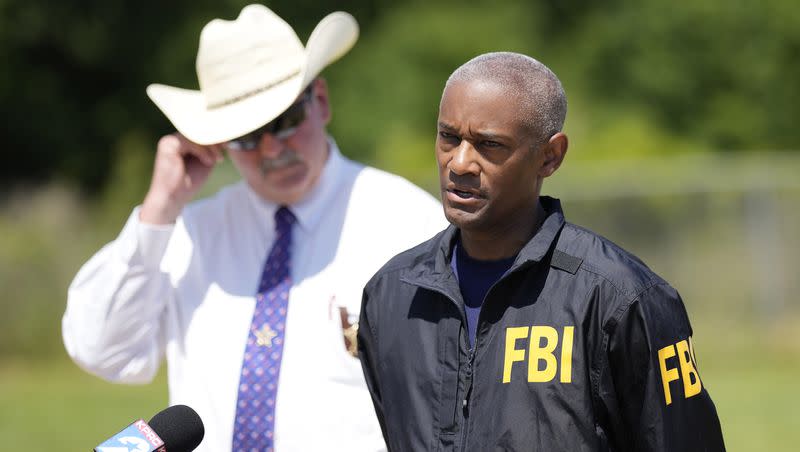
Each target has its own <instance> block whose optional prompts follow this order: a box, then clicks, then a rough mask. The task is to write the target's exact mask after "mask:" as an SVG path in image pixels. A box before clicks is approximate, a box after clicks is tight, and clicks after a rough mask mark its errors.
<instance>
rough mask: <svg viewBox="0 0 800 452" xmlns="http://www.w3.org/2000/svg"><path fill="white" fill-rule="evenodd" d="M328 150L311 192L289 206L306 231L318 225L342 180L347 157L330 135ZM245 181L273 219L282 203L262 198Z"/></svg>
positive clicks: (255, 198)
mask: <svg viewBox="0 0 800 452" xmlns="http://www.w3.org/2000/svg"><path fill="white" fill-rule="evenodd" d="M328 151H329V152H328V159H327V161H326V162H325V166H323V168H322V172H321V173H320V175H319V179H318V180H317V183H316V184H315V185H314V187H313V188H312V189H311V192H309V193H308V195H306V196H305V197H304V198H303V199H302V200H301V201H300V202H298V203H296V204H292V205H290V206H288V207H289V209H290V210H291V211H292V213H293V214H294V216H295V218H297V225H298V227H300V229H302V230H303V231H305V232H310V231H312V230H314V228H316V227H317V225H318V224H319V221H320V219H321V218H322V215H323V214H324V213H325V211H326V208H327V206H329V205H330V199H331V198H332V197H333V196H334V195H335V194H336V192H337V191H338V190H336V187H337V186H338V185H339V182H340V180H341V174H342V165H343V164H344V160H345V159H344V157H343V156H342V153H341V151H339V146H338V145H337V144H336V141H334V139H333V138H332V137H330V136H329V137H328ZM243 183H244V185H245V186H246V187H247V193H248V195H249V197H250V199H251V200H252V201H253V203H254V204H255V206H256V208H257V209H258V210H259V211H261V212H262V214H263V215H265V216H266V217H267V218H269V219H270V220H271V219H272V218H273V217H274V216H275V211H277V210H278V208H279V207H280V205H278V204H276V203H274V202H272V201H268V200H266V199H264V198H262V197H261V196H259V195H258V193H256V192H255V191H253V189H252V188H250V185H249V184H247V183H246V182H244V181H243Z"/></svg>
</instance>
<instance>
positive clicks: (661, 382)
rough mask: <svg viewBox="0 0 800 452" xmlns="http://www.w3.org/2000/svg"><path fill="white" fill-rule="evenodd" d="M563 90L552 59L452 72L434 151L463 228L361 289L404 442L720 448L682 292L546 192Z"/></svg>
mask: <svg viewBox="0 0 800 452" xmlns="http://www.w3.org/2000/svg"><path fill="white" fill-rule="evenodd" d="M565 115H566V97H565V95H564V91H563V88H562V87H561V83H560V82H559V80H558V78H557V77H556V76H555V74H553V73H552V72H551V71H550V70H549V69H548V68H547V67H546V66H544V65H543V64H541V63H540V62H538V61H536V60H534V59H532V58H530V57H528V56H525V55H520V54H515V53H507V52H502V53H490V54H485V55H481V56H479V57H476V58H474V59H472V60H470V61H468V62H467V63H465V64H464V65H463V66H461V67H460V68H458V69H456V71H455V72H454V73H453V74H452V75H451V76H450V78H449V79H448V81H447V84H446V86H445V89H444V92H443V94H442V99H441V104H440V106H439V119H438V135H437V138H436V157H437V160H438V164H439V175H440V183H441V195H442V203H443V204H444V211H445V215H446V216H447V219H448V220H449V222H450V223H451V226H450V227H449V228H448V229H446V230H444V231H442V232H441V233H439V234H438V235H437V236H435V237H434V238H432V239H431V240H429V241H427V242H425V243H423V244H421V245H419V246H417V247H415V248H413V249H411V250H408V251H406V252H404V253H402V254H400V255H398V256H396V257H394V258H393V259H392V260H391V261H389V262H388V263H387V264H386V265H385V266H384V267H383V268H382V269H381V270H380V271H379V272H378V273H377V274H376V275H375V276H374V277H373V278H372V279H371V280H370V282H369V283H368V284H367V286H366V288H365V289H364V296H363V304H362V311H361V317H360V324H359V329H358V349H359V356H360V358H361V363H362V366H363V367H364V373H365V375H366V380H367V384H368V386H369V389H370V392H371V394H372V399H373V402H374V405H375V410H376V412H377V415H378V418H379V420H380V424H381V427H382V429H383V435H384V437H385V439H386V442H387V445H388V447H389V449H390V450H391V451H426V450H428V451H450V450H457V451H490V450H492V451H494V450H503V451H548V452H549V451H682V452H686V451H722V450H724V449H725V446H724V443H723V439H722V432H721V428H720V423H719V419H718V417H717V413H716V409H715V407H714V404H713V402H712V401H711V398H710V397H709V394H708V392H707V391H706V388H705V385H704V382H703V381H702V379H701V378H700V373H699V371H698V367H697V362H696V360H695V354H694V350H693V347H692V327H691V325H690V323H689V319H688V317H687V313H686V309H685V308H684V305H683V302H682V301H681V298H680V296H679V295H678V293H677V292H676V291H675V289H673V288H672V287H670V285H669V284H668V283H667V282H666V281H664V280H663V279H661V278H660V277H659V276H658V275H656V274H655V273H653V272H652V271H651V270H650V269H649V268H648V267H647V266H646V265H645V264H644V263H642V261H640V260H639V259H638V258H637V257H636V256H633V255H632V254H630V253H628V252H626V251H625V250H623V249H621V248H620V247H618V246H617V245H615V244H613V243H611V242H610V241H608V240H606V239H604V238H602V237H600V236H598V235H596V234H594V233H592V232H590V231H588V230H586V229H583V228H581V227H578V226H575V225H573V224H570V223H567V222H565V220H564V214H563V212H562V210H561V206H560V203H559V201H558V200H557V199H553V198H549V197H544V196H540V191H541V188H542V182H543V180H544V179H545V178H546V177H548V176H550V175H551V174H553V173H554V172H555V171H556V170H557V169H558V167H559V165H560V164H561V162H562V161H563V159H564V155H565V153H566V151H567V137H566V135H564V133H562V132H561V128H562V125H563V123H564V118H565Z"/></svg>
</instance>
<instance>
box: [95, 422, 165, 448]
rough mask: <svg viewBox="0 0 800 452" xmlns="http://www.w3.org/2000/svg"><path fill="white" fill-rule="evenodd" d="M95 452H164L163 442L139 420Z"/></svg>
mask: <svg viewBox="0 0 800 452" xmlns="http://www.w3.org/2000/svg"><path fill="white" fill-rule="evenodd" d="M95 451H96V452H166V448H165V447H164V441H162V440H161V438H159V436H158V435H157V434H156V432H155V431H153V429H152V428H150V426H149V425H147V422H145V421H144V420H143V419H139V420H138V421H136V422H134V423H133V424H131V425H129V426H128V427H126V428H125V429H124V430H122V431H121V432H119V433H117V434H116V435H114V436H113V437H111V438H109V439H108V440H107V441H105V442H103V444H101V445H99V446H97V447H96V448H95Z"/></svg>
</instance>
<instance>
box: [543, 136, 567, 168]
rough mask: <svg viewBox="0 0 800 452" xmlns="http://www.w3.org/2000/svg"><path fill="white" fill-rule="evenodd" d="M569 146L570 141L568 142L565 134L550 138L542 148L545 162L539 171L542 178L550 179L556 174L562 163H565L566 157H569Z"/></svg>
mask: <svg viewBox="0 0 800 452" xmlns="http://www.w3.org/2000/svg"><path fill="white" fill-rule="evenodd" d="M568 146H569V140H567V135H565V134H564V133H563V132H558V133H557V134H555V135H553V136H552V137H550V140H548V141H547V143H546V144H545V145H544V146H542V154H543V159H544V160H543V161H542V166H541V168H540V169H539V175H540V176H542V177H549V176H551V175H552V174H553V173H555V172H556V170H557V169H558V167H560V166H561V162H563V161H564V157H565V156H566V155H567V147H568Z"/></svg>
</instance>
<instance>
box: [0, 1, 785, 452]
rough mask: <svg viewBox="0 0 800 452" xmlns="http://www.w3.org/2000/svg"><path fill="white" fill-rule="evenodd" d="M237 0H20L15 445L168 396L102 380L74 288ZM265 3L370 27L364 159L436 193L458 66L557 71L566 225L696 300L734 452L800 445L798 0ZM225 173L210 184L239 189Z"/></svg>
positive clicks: (11, 254)
mask: <svg viewBox="0 0 800 452" xmlns="http://www.w3.org/2000/svg"><path fill="white" fill-rule="evenodd" d="M247 3H249V2H245V1H233V0H193V1H188V0H173V1H169V2H161V1H153V0H137V1H117V2H113V1H107V0H84V1H81V2H78V1H61V2H52V1H46V0H24V1H23V0H0V118H2V121H0V134H1V135H0V138H2V140H1V142H2V144H0V146H2V149H3V154H2V155H3V160H4V162H3V164H2V165H0V174H1V176H2V177H0V287H2V290H3V295H2V296H0V440H1V441H2V445H3V446H2V448H3V449H4V450H63V451H67V450H90V448H92V447H94V446H95V445H97V444H99V443H100V442H101V441H102V440H104V439H105V438H107V437H108V436H111V435H112V434H114V433H115V432H117V431H118V430H120V429H121V428H122V427H124V426H125V425H127V424H128V423H130V422H131V421H133V420H134V419H136V418H139V417H141V418H145V419H149V418H150V417H151V416H152V415H153V414H155V413H156V412H157V411H159V410H161V409H162V408H164V407H165V406H166V403H167V398H166V382H165V378H164V372H163V370H162V372H161V374H160V375H159V377H157V379H156V381H155V382H154V383H153V384H151V385H147V386H139V387H134V386H118V385H112V384H109V383H105V382H103V381H101V380H99V379H97V378H94V377H92V376H90V375H88V374H85V373H84V372H83V371H81V370H80V369H79V368H77V366H75V365H74V364H73V363H71V362H70V361H69V359H68V358H67V357H66V354H65V352H64V350H63V345H62V343H61V336H60V335H61V324H60V320H61V315H62V313H63V310H64V307H65V303H66V289H67V286H68V285H69V282H70V281H71V279H72V277H73V276H74V275H75V273H76V272H77V270H78V268H79V266H80V265H81V263H83V262H84V261H85V260H87V259H88V258H89V257H90V256H91V255H92V254H93V253H94V252H95V251H96V250H97V249H99V247H100V246H102V245H103V244H104V243H106V242H108V241H110V240H112V239H113V238H114V237H115V236H116V234H117V233H118V231H119V230H120V228H121V227H122V225H123V223H124V221H125V219H126V218H127V216H128V214H129V213H130V210H131V209H132V207H133V206H134V205H136V204H138V203H139V202H140V201H141V199H142V198H143V196H144V193H145V190H146V188H147V186H148V183H149V178H150V172H151V169H152V159H153V156H154V153H155V143H156V141H157V139H158V137H159V136H160V135H161V134H163V133H167V132H170V130H171V129H170V125H169V123H168V122H167V120H166V119H165V118H164V117H163V116H162V115H161V113H160V112H159V111H158V110H157V109H156V108H155V106H154V105H152V104H151V103H150V101H149V100H148V99H147V97H146V96H145V92H144V88H145V87H146V86H147V84H149V83H152V82H160V83H166V84H170V85H174V86H181V87H186V88H196V87H197V81H196V76H195V72H194V59H195V56H196V52H197V42H198V37H199V33H200V29H201V28H202V26H203V25H204V24H205V23H206V22H208V21H209V20H211V19H212V18H214V17H221V18H226V19H234V18H235V17H236V15H237V14H238V12H239V10H240V9H241V7H242V6H244V5H245V4H247ZM322 3H323V2H319V1H312V0H291V1H288V0H287V1H281V2H267V5H268V6H270V7H272V8H273V9H274V10H275V11H276V12H277V13H278V14H279V15H281V16H282V17H284V18H286V19H287V20H288V21H289V22H290V23H292V24H293V25H295V28H296V29H297V31H298V34H299V36H300V38H301V40H303V41H304V42H305V40H306V39H307V37H308V35H309V33H310V31H311V29H312V28H313V26H314V25H315V24H316V23H317V22H318V21H319V19H321V18H322V17H323V16H324V15H325V14H327V13H329V12H331V11H333V10H336V9H342V10H346V11H349V12H351V13H352V14H353V15H354V16H355V17H356V18H357V19H358V21H359V23H360V24H361V37H360V39H359V42H358V43H357V44H356V47H355V48H354V49H353V50H352V51H351V52H350V53H349V54H348V55H347V56H345V58H344V59H342V60H341V61H340V62H338V63H336V64H335V65H333V66H332V67H330V68H329V69H328V70H327V71H326V72H325V73H324V75H325V76H326V77H327V79H328V82H329V85H330V91H331V100H332V104H333V121H332V123H331V126H330V131H331V133H332V134H333V135H334V136H335V138H336V140H337V142H338V143H339V145H340V147H341V149H342V151H343V153H344V154H345V155H347V156H348V157H351V158H354V159H357V160H361V161H363V162H366V163H369V164H372V165H375V166H378V167H380V168H383V169H387V170H390V171H393V172H396V173H399V174H401V175H404V176H406V177H407V178H409V179H411V180H413V181H414V182H416V183H417V184H419V185H421V186H422V187H424V188H426V189H428V190H430V191H431V192H435V191H436V172H435V171H436V170H435V167H434V160H433V142H434V136H435V120H436V115H437V108H438V102H439V96H440V94H441V90H442V87H443V84H444V81H445V80H446V78H447V76H448V75H449V73H450V72H451V71H452V70H453V69H455V68H456V67H458V66H459V65H460V64H461V63H463V62H465V61H466V60H467V59H469V58H471V57H473V56H475V55H477V54H480V53H483V52H487V51H493V50H512V51H518V52H523V53H526V54H529V55H531V56H534V57H535V58H537V59H539V60H540V61H542V62H544V63H545V64H547V65H548V66H549V67H550V68H551V69H553V71H554V72H555V73H556V74H558V75H559V77H560V78H561V80H562V82H563V84H564V86H565V89H566V91H567V96H568V99H569V112H568V115H567V124H566V128H565V131H566V132H567V134H568V135H569V137H570V150H569V153H568V155H567V159H566V161H565V163H564V165H563V166H562V168H561V169H560V170H559V172H557V173H556V174H555V175H554V176H553V177H552V178H551V179H549V180H547V181H546V183H545V187H544V192H545V193H546V194H549V195H552V196H556V197H559V198H561V199H562V201H563V205H564V210H565V214H566V216H567V219H568V220H569V221H572V222H574V223H578V224H581V225H584V226H587V227H589V228H590V229H593V230H594V231H596V232H598V233H600V234H602V235H604V236H606V237H608V238H609V239H611V240H612V241H614V242H616V243H618V244H620V245H622V246H624V247H626V248H627V249H628V250H630V251H632V252H634V253H635V254H637V255H639V256H640V257H641V258H642V259H643V260H644V261H645V262H646V263H648V265H649V266H650V267H651V268H653V269H654V270H655V271H656V272H658V273H659V274H661V275H662V276H664V277H665V278H666V279H667V280H668V281H670V282H671V283H672V284H673V285H674V286H675V287H677V288H678V290H679V291H680V292H681V294H682V296H683V298H684V300H685V303H686V306H687V309H688V311H689V314H690V316H691V318H692V323H693V327H694V344H695V350H696V354H697V359H698V362H699V370H700V373H701V376H702V379H703V384H704V385H705V386H706V387H707V389H708V390H709V392H710V393H711V396H712V398H713V399H714V401H715V403H716V406H717V410H718V412H719V416H720V419H721V422H722V428H723V433H724V435H725V439H726V443H727V446H728V450H730V451H794V450H797V447H798V446H797V444H800V410H799V409H798V406H800V386H798V383H797V382H798V381H800V297H798V295H797V294H798V292H800V282H798V279H799V278H798V277H797V274H798V268H800V239H798V231H800V212H799V210H800V209H798V207H800V153H798V150H800V127H798V120H800V3H798V2H797V0H762V1H758V2H756V1H735V0H729V1H724V0H695V1H692V2H668V1H662V0H640V1H636V2H628V1H613V0H612V1H604V2H598V1H582V0H561V1H558V0H549V1H540V2H536V1H506V2H497V1H492V2H489V1H486V2H469V3H470V4H469V5H465V3H467V2H456V1H453V2H443V1H440V2H434V1H410V2H405V3H401V2H395V1H388V0H361V1H359V0H349V1H344V2H337V4H336V5H334V6H329V5H323V4H322ZM236 178H237V174H236V173H235V171H234V170H233V168H232V167H231V166H230V165H229V164H227V163H226V164H223V165H222V167H221V168H219V170H217V171H216V172H215V174H214V175H213V177H212V180H211V182H210V184H209V186H208V187H206V189H205V190H204V193H205V194H208V193H211V192H213V191H214V190H215V189H216V188H218V187H220V186H221V185H223V184H226V183H229V182H231V181H233V180H236Z"/></svg>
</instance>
